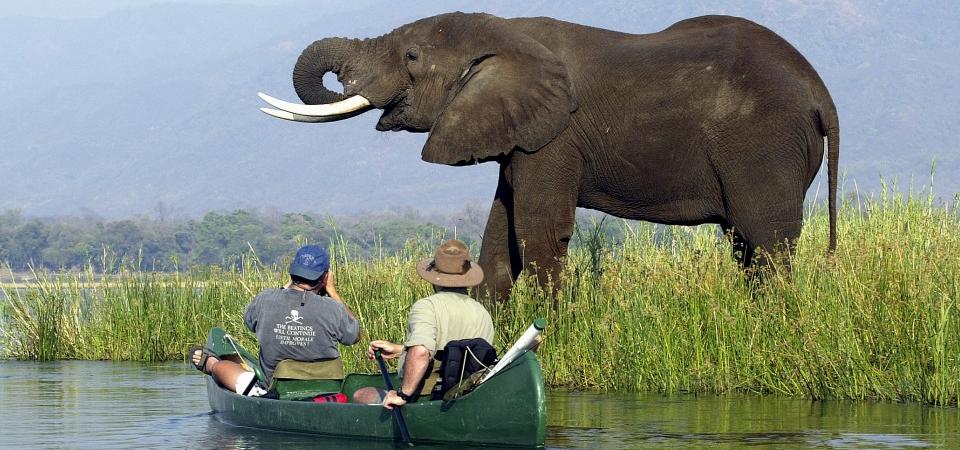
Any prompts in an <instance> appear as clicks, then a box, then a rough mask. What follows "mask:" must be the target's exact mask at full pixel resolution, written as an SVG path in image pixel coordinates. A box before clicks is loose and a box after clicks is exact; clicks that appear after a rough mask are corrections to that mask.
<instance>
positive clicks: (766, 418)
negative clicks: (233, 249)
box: [0, 361, 960, 449]
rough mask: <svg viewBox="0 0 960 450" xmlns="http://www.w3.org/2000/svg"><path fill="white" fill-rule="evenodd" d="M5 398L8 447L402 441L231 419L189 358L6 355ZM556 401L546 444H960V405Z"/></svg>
mask: <svg viewBox="0 0 960 450" xmlns="http://www.w3.org/2000/svg"><path fill="white" fill-rule="evenodd" d="M0 405H3V407H2V408H3V410H2V413H0V447H3V448H8V447H43V448H131V447H145V448H215V449H253V448H290V449H300V448H318V447H320V448H343V449H390V448H397V444H394V443H391V442H364V441H356V440H342V439H333V438H327V437H317V436H309V435H300V434H293V433H277V432H269V431H263V430H256V429H250V428H243V427H237V426H234V425H231V424H227V423H223V422H221V421H220V419H219V418H218V417H217V416H214V415H212V414H210V413H209V409H210V407H209V405H208V404H207V399H206V393H205V391H204V385H203V377H201V376H199V375H198V374H197V373H196V371H195V370H193V369H192V368H190V367H189V366H188V365H187V364H183V363H163V364H137V363H112V362H81V361H60V362H48V363H37V362H17V361H2V362H0ZM547 409H548V411H549V422H550V427H549V430H548V438H547V447H548V448H571V449H583V448H611V449H634V448H662V447H671V448H716V449H726V448H743V447H753V446H758V445H760V446H767V447H770V448H778V449H779V448H809V447H821V448H931V447H932V448H936V447H942V448H960V432H958V428H960V411H958V410H957V409H956V408H945V409H944V408H928V407H923V406H919V405H896V404H884V403H868V402H856V403H854V402H809V401H802V400H791V399H781V398H776V397H752V396H726V397H716V396H683V397H670V398H664V397H661V396H657V395H641V394H588V393H564V392H551V393H550V396H549V399H548V408H547ZM417 447H418V448H443V447H429V446H423V445H418V446H417ZM455 448H463V447H462V446H456V447H455ZM488 448H489V447H488Z"/></svg>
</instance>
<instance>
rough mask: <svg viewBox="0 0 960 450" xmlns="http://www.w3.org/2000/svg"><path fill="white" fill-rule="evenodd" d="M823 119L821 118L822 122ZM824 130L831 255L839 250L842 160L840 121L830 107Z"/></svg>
mask: <svg viewBox="0 0 960 450" xmlns="http://www.w3.org/2000/svg"><path fill="white" fill-rule="evenodd" d="M822 119H823V117H822V116H821V120H822ZM826 119H827V120H826V123H822V124H821V125H825V126H824V127H823V128H824V129H825V130H824V131H826V133H825V134H826V136H827V177H828V178H827V188H828V189H829V190H830V193H829V195H830V197H829V198H828V200H827V202H828V207H829V208H830V253H831V254H832V253H833V252H834V251H836V249H837V183H838V182H837V171H838V167H837V165H838V161H839V159H840V119H839V118H838V117H837V110H836V108H835V107H833V105H830V108H829V110H828V111H827V117H826Z"/></svg>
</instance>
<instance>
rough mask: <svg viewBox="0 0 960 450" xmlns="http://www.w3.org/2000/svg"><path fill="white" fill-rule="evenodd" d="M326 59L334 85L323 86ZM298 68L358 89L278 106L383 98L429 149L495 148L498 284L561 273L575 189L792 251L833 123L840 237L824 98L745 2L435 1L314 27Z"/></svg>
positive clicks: (302, 88)
mask: <svg viewBox="0 0 960 450" xmlns="http://www.w3.org/2000/svg"><path fill="white" fill-rule="evenodd" d="M327 72H333V73H336V74H337V75H338V78H339V80H340V81H341V83H342V84H343V86H344V93H343V94H339V93H336V92H332V91H330V90H328V89H327V88H325V87H324V86H323V79H322V78H323V75H324V74H325V73H327ZM293 80H294V86H295V88H296V91H297V94H298V95H299V96H300V99H301V100H302V101H303V102H304V103H305V104H307V105H320V104H329V103H334V104H346V103H349V102H350V101H353V103H354V104H356V105H359V106H355V107H352V108H350V109H347V110H337V112H336V113H335V114H343V115H342V116H336V115H334V116H330V117H319V118H315V120H310V118H309V117H307V116H302V115H297V114H289V113H282V114H286V116H282V117H284V118H288V119H290V120H301V121H328V120H339V119H341V118H346V117H350V116H351V115H355V114H358V113H361V112H363V111H365V110H368V109H373V108H376V109H380V110H382V116H381V117H380V120H379V122H378V123H377V127H376V128H377V130H380V131H386V130H394V131H398V130H406V131H413V132H429V133H430V135H429V138H428V139H427V143H426V144H425V145H424V147H423V151H422V157H423V159H424V160H425V161H429V162H434V163H439V164H449V165H466V164H475V163H482V162H488V161H490V162H496V163H498V164H499V165H500V176H499V183H498V185H497V189H496V193H495V195H494V199H493V207H492V208H491V210H490V218H489V221H488V222H487V227H486V231H485V232H484V235H483V245H482V248H481V252H480V258H479V262H480V264H481V265H482V266H483V269H484V271H485V272H486V274H487V278H486V281H485V285H486V286H487V287H488V288H490V289H492V290H493V291H494V292H497V293H499V294H506V293H508V292H509V289H510V287H511V286H512V283H513V280H515V279H516V277H517V276H518V275H519V274H520V272H521V271H522V270H524V269H526V268H531V267H535V268H536V271H537V276H538V278H539V279H540V281H541V282H543V281H545V280H546V279H547V277H548V276H551V275H556V274H557V273H558V271H559V270H560V269H561V267H562V264H563V258H564V256H565V255H566V252H567V245H568V243H569V242H570V239H571V236H572V234H573V232H574V214H575V210H576V208H577V207H578V206H579V207H584V208H591V209H596V210H600V211H603V212H606V213H609V214H612V215H615V216H618V217H624V218H629V219H638V220H646V221H651V222H656V223H662V224H676V225H695V224H703V223H716V224H719V225H720V226H721V227H723V229H724V230H727V231H728V232H729V235H730V236H731V237H732V239H733V243H734V248H735V250H736V251H735V257H736V258H737V259H738V260H739V261H740V263H741V264H742V265H743V266H744V267H745V268H746V267H751V266H752V265H754V264H759V265H764V264H767V263H768V262H769V258H770V256H771V255H776V254H788V253H789V252H791V251H792V250H793V244H794V242H795V240H796V239H797V237H798V236H799V235H800V229H801V226H802V218H803V217H802V208H803V200H804V195H805V193H806V191H807V189H808V188H809V186H810V184H811V182H812V181H813V179H814V176H815V175H816V173H817V172H818V170H819V167H820V165H821V163H822V160H823V156H824V147H825V145H824V137H825V136H826V137H827V138H828V139H827V142H828V145H827V146H826V147H827V162H828V164H827V167H828V178H829V180H828V182H829V208H830V241H829V247H830V249H831V250H832V249H833V248H834V247H835V245H836V232H835V229H836V190H837V159H838V157H839V130H840V128H839V122H838V118H837V112H836V108H835V106H834V103H833V100H832V99H831V98H830V94H829V92H828V91H827V88H826V87H825V86H824V84H823V81H822V80H821V79H820V77H819V76H818V75H817V72H816V71H815V70H814V69H813V67H811V65H810V64H809V63H808V62H807V60H806V59H804V57H803V56H802V55H801V54H800V53H799V52H797V50H796V49H795V48H793V47H792V46H791V45H790V44H789V43H787V42H786V41H784V40H783V39H782V38H780V37H779V36H777V35H776V34H775V33H773V32H772V31H770V30H768V29H766V28H764V27H762V26H760V25H757V24H755V23H753V22H750V21H748V20H745V19H741V18H737V17H727V16H705V17H697V18H693V19H689V20H684V21H682V22H678V23H676V24H674V25H673V26H671V27H669V28H667V29H665V30H663V31H659V32H656V33H651V34H627V33H620V32H616V31H610V30H604V29H599V28H591V27H587V26H582V25H577V24H573V23H568V22H562V21H559V20H553V19H549V18H517V19H503V18H499V17H495V16H491V15H487V14H463V13H452V14H444V15H439V16H435V17H429V18H426V19H422V20H419V21H416V22H413V23H411V24H408V25H404V26H402V27H400V28H397V29H396V30H394V31H392V32H390V33H387V34H385V35H383V36H380V37H377V38H371V39H364V40H358V39H345V38H327V39H322V40H319V41H317V42H315V43H313V44H312V45H310V46H309V47H308V48H307V49H306V50H304V51H303V54H302V55H301V56H300V59H299V60H298V61H297V64H296V67H295V69H294V73H293ZM344 99H347V100H348V101H346V102H343V101H341V100H344ZM351 99H354V100H355V99H359V100H356V101H354V100H351ZM338 101H341V102H340V103H336V102H338ZM297 106H300V107H304V108H307V106H305V105H297ZM323 106H324V107H326V106H327V105H323ZM311 108H313V107H312V106H311ZM361 108H366V109H361ZM341 109H342V108H341ZM344 111H347V112H346V113H345V112H344ZM301 112H304V111H301ZM273 113H276V111H274V112H273ZM305 113H306V114H312V113H311V112H310V111H305ZM275 115H276V114H275ZM278 117H281V116H279V115H278ZM761 250H762V251H761ZM781 252H784V253H781Z"/></svg>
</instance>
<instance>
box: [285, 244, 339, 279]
mask: <svg viewBox="0 0 960 450" xmlns="http://www.w3.org/2000/svg"><path fill="white" fill-rule="evenodd" d="M328 270H330V254H329V253H327V249H326V248H325V247H321V246H319V245H304V246H303V247H300V250H297V255H296V256H294V257H293V261H290V275H296V276H298V277H300V278H305V279H307V280H310V281H315V280H319V279H320V277H321V276H323V274H324V273H326V272H327V271H328Z"/></svg>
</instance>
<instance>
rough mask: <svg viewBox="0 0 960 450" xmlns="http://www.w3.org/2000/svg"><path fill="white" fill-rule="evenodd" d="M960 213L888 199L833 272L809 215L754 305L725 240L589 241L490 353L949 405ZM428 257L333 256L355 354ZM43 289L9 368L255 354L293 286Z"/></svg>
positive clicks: (127, 279) (568, 382) (852, 237)
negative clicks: (193, 346)
mask: <svg viewBox="0 0 960 450" xmlns="http://www.w3.org/2000/svg"><path fill="white" fill-rule="evenodd" d="M957 206H958V205H957V204H956V202H955V204H954V205H951V206H949V207H941V206H935V205H934V203H933V200H932V197H930V196H927V195H897V194H893V193H883V194H881V195H880V196H878V197H876V198H873V199H869V200H866V201H864V202H863V203H862V204H858V205H846V206H844V207H843V208H842V210H841V216H840V221H839V242H840V245H839V248H838V250H837V253H836V255H835V257H834V258H829V257H827V256H826V255H825V249H826V239H827V227H826V214H825V212H824V211H822V210H818V211H815V212H812V213H811V214H810V217H809V218H808V220H807V222H806V226H805V228H804V233H803V235H802V237H801V239H800V242H799V243H798V250H797V253H796V255H795V257H794V260H793V271H792V273H793V274H792V278H788V277H786V276H785V275H784V271H781V272H779V273H777V274H772V275H769V276H768V277H767V281H766V283H765V284H764V285H763V286H761V287H759V288H756V289H751V288H750V286H749V285H748V283H747V281H746V280H745V279H744V277H742V276H741V275H740V273H739V271H738V269H737V268H736V266H735V264H734V262H733V260H732V258H731V257H730V246H729V244H727V243H726V242H725V241H724V240H722V239H718V238H717V234H716V229H715V227H701V228H697V229H692V228H671V229H668V232H667V233H666V235H664V234H663V233H662V230H660V231H658V229H657V228H655V227H653V226H651V225H646V224H640V225H629V226H628V225H626V224H624V225H623V226H626V227H628V228H627V229H626V230H625V234H626V237H625V240H624V242H623V243H622V244H618V245H612V244H610V243H603V242H600V241H601V240H602V239H600V238H599V237H590V236H586V237H585V240H586V242H585V245H581V246H580V247H579V248H577V249H575V250H573V251H572V252H571V255H570V261H569V264H568V268H567V271H566V273H565V274H564V279H565V282H564V283H563V284H562V286H561V288H560V289H559V290H558V291H557V293H556V295H555V296H554V295H551V294H549V293H546V292H544V291H542V290H540V289H538V288H536V287H535V286H534V285H533V284H532V283H530V282H529V280H527V279H521V280H520V282H519V283H518V284H517V286H516V287H515V289H514V296H513V299H512V300H511V301H510V302H508V303H505V304H498V305H491V307H490V308H491V313H492V314H493V316H494V320H495V323H496V324H497V330H498V333H497V341H498V342H496V343H495V345H496V346H497V347H498V348H500V349H501V350H503V349H505V348H506V347H507V346H508V345H509V342H508V341H511V340H512V339H514V338H515V337H517V336H518V335H519V334H520V333H521V332H522V331H523V329H525V328H526V327H527V326H528V325H529V323H530V322H531V320H532V319H533V318H535V317H545V318H547V319H548V321H549V323H550V326H549V328H548V331H547V341H546V343H545V345H544V346H543V347H542V349H541V351H540V356H541V358H542V360H543V365H544V374H545V377H546V379H547V382H548V384H550V385H551V386H559V387H569V388H575V389H597V390H655V391H663V392H680V391H685V392H726V391H743V392H756V393H776V394H783V395H789V396H798V397H809V398H850V399H885V400H896V401H901V400H912V401H922V402H926V403H931V404H940V405H955V404H956V403H957V396H958V392H960V304H958V302H960V258H958V256H957V255H960V215H958V209H957ZM655 236H656V239H654V238H655ZM655 240H656V241H657V242H658V243H657V244H655V243H654V241H655ZM434 244H435V242H422V241H420V242H411V243H410V244H409V245H408V246H407V247H406V248H405V249H404V250H402V251H401V252H399V253H397V254H394V255H380V256H378V257H376V258H373V259H372V260H359V259H358V258H354V257H352V256H351V254H350V253H349V250H348V249H345V248H344V247H343V246H335V247H334V252H335V257H336V260H337V261H338V263H337V264H336V268H335V269H336V273H337V279H338V281H339V283H338V285H339V290H340V292H341V293H342V294H343V295H344V296H345V297H346V299H347V301H348V303H349V304H350V306H351V307H352V308H353V309H354V311H356V313H357V314H358V316H359V317H360V319H361V321H362V326H363V333H364V336H363V338H362V339H363V342H365V341H366V340H368V339H370V338H387V339H392V340H395V341H397V340H400V339H401V337H402V334H403V328H404V321H403V320H402V318H403V317H405V313H406V311H407V308H409V305H410V304H411V303H412V300H414V299H416V298H419V297H421V296H423V295H426V294H428V290H429V286H428V285H427V284H426V283H423V282H421V281H420V280H419V277H418V276H417V275H416V273H415V271H414V270H413V261H415V260H417V259H419V258H422V257H425V256H426V255H428V254H429V252H430V251H431V250H432V248H433V246H434ZM37 278H38V282H37V283H36V284H35V285H33V286H31V287H30V288H29V289H9V288H6V289H4V290H3V295H4V296H5V297H6V298H7V300H6V301H5V302H3V303H0V320H2V322H0V329H2V330H4V331H3V335H2V339H3V342H2V345H3V347H2V348H3V350H4V352H5V355H6V356H7V357H14V358H24V359H52V358H77V359H114V360H164V359H178V358H181V359H182V358H183V356H182V352H183V350H184V349H185V348H186V347H187V346H188V345H189V344H190V343H196V342H203V341H204V340H205V336H206V333H207V331H208V330H209V328H210V327H211V326H223V327H224V328H226V329H227V330H229V331H231V332H232V333H234V334H235V335H236V336H238V337H239V338H241V340H242V341H243V342H244V343H245V345H247V346H248V347H250V348H254V347H255V342H254V341H253V339H252V335H251V334H250V333H248V332H245V330H244V327H243V325H242V322H241V315H242V314H241V312H242V309H243V306H244V305H245V304H246V303H247V302H248V301H249V299H250V298H251V296H252V295H253V294H254V293H256V292H257V291H259V290H260V289H263V288H266V287H271V286H279V285H281V284H283V282H284V281H285V280H284V274H283V271H282V270H276V269H272V268H264V267H262V266H261V265H260V264H258V263H257V261H256V259H255V256H254V255H251V256H250V257H248V259H247V260H246V261H245V263H244V264H243V270H235V271H226V272H224V271H220V270H217V269H209V270H208V271H206V272H191V273H189V274H172V275H171V274H156V273H145V272H140V271H136V270H133V271H129V270H128V271H125V272H123V273H122V274H120V276H117V277H110V278H98V277H97V275H96V274H94V273H92V272H87V273H81V274H74V275H71V276H63V275H57V274H37ZM214 280H217V281H216V282H213V281H214ZM362 353H363V348H362V346H354V347H351V348H345V349H344V359H345V362H346V364H347V367H348V369H350V370H360V371H375V367H374V366H373V365H371V364H369V363H367V362H366V361H365V360H364V359H363V357H362Z"/></svg>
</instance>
